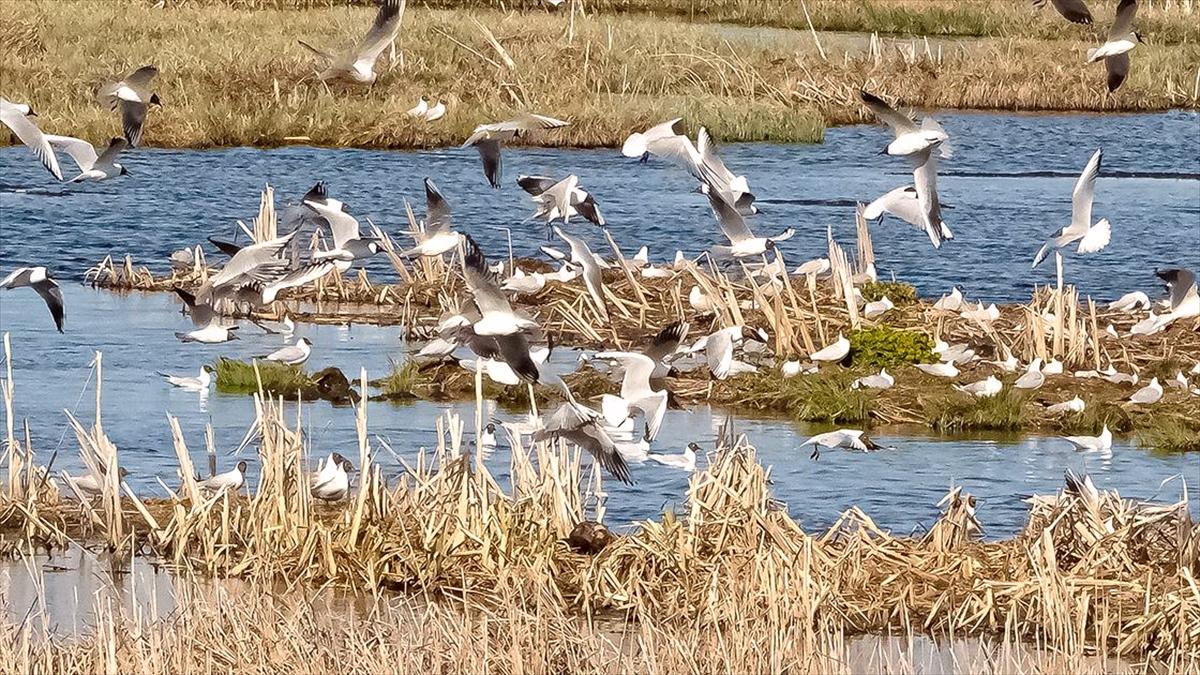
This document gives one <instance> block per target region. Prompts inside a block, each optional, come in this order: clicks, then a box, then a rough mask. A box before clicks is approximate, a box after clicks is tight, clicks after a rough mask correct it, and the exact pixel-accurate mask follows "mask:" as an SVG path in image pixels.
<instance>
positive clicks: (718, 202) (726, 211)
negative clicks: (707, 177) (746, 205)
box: [708, 184, 754, 244]
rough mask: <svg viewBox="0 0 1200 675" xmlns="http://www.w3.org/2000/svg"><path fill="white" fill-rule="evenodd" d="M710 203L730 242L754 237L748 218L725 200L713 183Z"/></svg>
mask: <svg viewBox="0 0 1200 675" xmlns="http://www.w3.org/2000/svg"><path fill="white" fill-rule="evenodd" d="M708 203H709V204H710V205H711V206H712V210H713V215H715V216H716V218H717V224H718V225H720V226H721V232H723V233H724V234H725V237H726V238H728V239H729V241H730V243H733V244H737V243H738V242H742V241H746V240H747V239H753V238H754V233H753V232H751V231H750V227H749V226H747V225H746V219H745V218H743V217H742V214H740V213H738V210H737V209H735V208H733V206H732V205H730V203H729V202H727V201H725V198H724V197H722V196H721V194H720V193H719V192H718V191H717V190H716V189H714V188H713V186H712V185H711V184H710V185H709V190H708Z"/></svg>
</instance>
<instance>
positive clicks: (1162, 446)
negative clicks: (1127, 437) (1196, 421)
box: [1138, 420, 1200, 452]
mask: <svg viewBox="0 0 1200 675" xmlns="http://www.w3.org/2000/svg"><path fill="white" fill-rule="evenodd" d="M1138 439H1139V440H1140V441H1141V442H1142V444H1143V445H1148V446H1150V447H1151V448H1154V449H1155V450H1158V451H1160V452H1200V429H1197V428H1194V427H1190V426H1188V425H1187V424H1185V423H1183V422H1179V421H1175V420H1167V421H1163V422H1160V423H1158V424H1155V425H1154V426H1152V427H1149V428H1147V429H1145V430H1143V431H1142V432H1140V433H1139V434H1138Z"/></svg>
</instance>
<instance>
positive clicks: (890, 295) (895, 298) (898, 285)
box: [859, 281, 919, 307]
mask: <svg viewBox="0 0 1200 675" xmlns="http://www.w3.org/2000/svg"><path fill="white" fill-rule="evenodd" d="M859 290H860V291H861V292H862V296H863V299H864V300H866V301H867V302H875V301H876V300H879V299H881V298H883V296H885V295H886V296H887V299H888V300H891V301H892V302H893V303H895V305H896V306H897V307H900V306H902V305H912V304H915V303H916V302H917V300H918V299H919V298H918V297H917V288H916V286H913V285H912V284H906V283H904V282H902V281H868V282H867V283H865V284H863V285H862V286H861V287H860V288H859Z"/></svg>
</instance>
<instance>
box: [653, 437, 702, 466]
mask: <svg viewBox="0 0 1200 675" xmlns="http://www.w3.org/2000/svg"><path fill="white" fill-rule="evenodd" d="M699 447H700V446H698V445H696V444H695V443H688V444H687V447H685V448H684V449H683V453H682V454H678V455H658V454H654V453H650V454H648V455H646V460H647V461H651V462H657V463H659V464H662V465H663V466H669V467H671V468H672V469H680V470H681V471H686V472H688V473H691V472H693V471H695V470H696V450H698V449H699Z"/></svg>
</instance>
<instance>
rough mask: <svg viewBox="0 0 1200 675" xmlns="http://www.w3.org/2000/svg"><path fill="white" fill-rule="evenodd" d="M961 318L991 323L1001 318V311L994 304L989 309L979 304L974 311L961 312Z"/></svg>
mask: <svg viewBox="0 0 1200 675" xmlns="http://www.w3.org/2000/svg"><path fill="white" fill-rule="evenodd" d="M959 316H961V317H962V318H964V319H971V320H974V321H978V322H979V323H991V322H992V321H995V320H996V319H999V318H1000V310H999V309H998V308H997V307H996V303H992V304H990V305H988V306H987V307H984V306H983V303H979V305H978V306H977V307H975V308H974V309H964V310H963V311H961V312H959Z"/></svg>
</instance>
